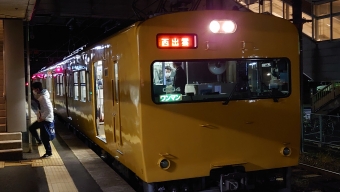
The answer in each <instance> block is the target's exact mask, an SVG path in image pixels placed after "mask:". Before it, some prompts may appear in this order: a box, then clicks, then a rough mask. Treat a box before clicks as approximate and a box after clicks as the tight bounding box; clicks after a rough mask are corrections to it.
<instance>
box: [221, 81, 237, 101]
mask: <svg viewBox="0 0 340 192" xmlns="http://www.w3.org/2000/svg"><path fill="white" fill-rule="evenodd" d="M236 86H237V83H235V85H234V87H233V90H231V92H230V94H229V97H227V99H226V100H225V101H224V102H223V103H222V105H228V103H229V101H230V99H231V97H232V96H233V94H234V92H235V89H236Z"/></svg>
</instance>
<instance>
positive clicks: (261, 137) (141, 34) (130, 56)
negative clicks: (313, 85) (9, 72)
mask: <svg viewBox="0 0 340 192" xmlns="http://www.w3.org/2000/svg"><path fill="white" fill-rule="evenodd" d="M299 71H300V70H299V46H298V33H297V30H296V28H295V27H294V25H292V24H291V23H290V22H289V21H287V20H284V19H280V18H277V17H273V16H270V15H264V14H255V13H248V12H238V11H221V10H208V11H188V12H178V13H172V14H165V15H160V16H157V17H153V18H150V19H148V20H146V21H142V22H137V23H135V24H133V25H131V26H130V27H128V28H126V29H124V30H122V31H120V32H118V33H116V34H114V35H112V36H110V37H108V38H106V39H104V40H102V41H100V42H98V43H96V44H94V45H91V46H84V47H82V48H80V49H78V50H77V51H75V52H74V53H73V54H71V55H70V56H68V57H67V58H65V59H64V60H63V61H61V62H59V63H56V64H54V65H53V66H50V67H47V68H44V69H42V70H41V71H39V72H37V73H36V74H34V75H33V77H32V78H33V79H34V80H35V81H37V80H39V81H42V82H43V83H44V85H45V86H46V87H47V88H48V90H49V91H50V92H51V95H52V96H53V97H52V98H51V99H52V100H53V105H54V107H55V113H56V114H58V115H59V116H61V117H62V118H63V119H65V120H67V121H69V122H70V123H71V125H72V126H73V127H75V128H77V129H78V130H79V131H80V132H81V133H82V134H84V135H85V136H86V137H87V138H89V139H90V140H91V141H93V142H94V143H95V144H96V145H98V147H100V148H101V149H102V150H103V151H105V152H106V153H107V156H110V157H112V158H113V160H114V162H115V163H114V165H117V167H119V170H120V171H122V172H123V173H128V172H129V173H133V174H134V175H135V176H136V177H137V178H138V179H140V181H141V183H142V184H143V189H144V191H145V192H153V191H203V190H210V191H214V190H216V191H235V190H242V189H246V190H250V189H257V188H259V189H260V191H261V190H262V191H268V190H269V189H270V190H274V187H275V189H276V187H277V188H279V189H281V190H283V191H289V189H290V186H289V183H290V182H289V181H290V178H289V175H290V167H291V166H295V165H297V164H298V158H299V151H300V126H299V125H300V80H299V79H300V74H299ZM121 165H123V166H121ZM125 175H128V174H125ZM130 175H131V174H130Z"/></svg>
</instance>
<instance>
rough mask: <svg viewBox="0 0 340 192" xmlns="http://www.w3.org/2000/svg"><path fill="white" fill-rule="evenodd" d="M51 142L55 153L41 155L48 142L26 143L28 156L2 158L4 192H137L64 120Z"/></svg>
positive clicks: (0, 170)
mask: <svg viewBox="0 0 340 192" xmlns="http://www.w3.org/2000/svg"><path fill="white" fill-rule="evenodd" d="M55 127H56V132H57V137H56V138H55V139H54V140H53V141H52V142H51V146H52V153H53V155H52V156H51V157H48V158H44V159H42V158H40V156H42V155H43V154H44V153H45V149H44V146H43V145H41V146H37V145H34V144H33V146H32V150H31V152H28V151H29V145H28V143H24V146H23V147H24V151H25V152H24V154H23V157H24V160H22V161H18V162H3V161H0V191H1V192H45V191H46V192H48V191H51V192H76V191H80V192H97V191H98V192H99V191H105V192H130V191H131V192H133V191H134V190H133V189H132V188H131V187H130V186H129V185H128V184H127V183H126V182H125V181H124V180H123V179H122V178H121V177H120V176H119V175H118V174H117V173H116V172H115V171H114V170H113V169H112V168H111V167H109V166H108V165H107V164H106V163H105V162H104V161H103V160H102V159H101V158H100V157H98V155H97V154H95V153H94V152H93V151H92V150H91V149H89V148H88V147H87V146H86V145H85V144H84V143H83V142H82V141H80V140H79V139H78V138H77V137H76V136H75V135H73V133H72V132H71V131H69V129H67V128H65V127H64V126H63V124H62V123H61V122H58V121H56V123H55Z"/></svg>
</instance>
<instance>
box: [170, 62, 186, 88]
mask: <svg viewBox="0 0 340 192" xmlns="http://www.w3.org/2000/svg"><path fill="white" fill-rule="evenodd" d="M173 67H174V68H176V74H175V77H174V86H175V90H176V92H179V93H181V94H182V95H184V94H185V91H184V88H185V84H186V83H187V76H186V74H185V71H184V69H183V68H182V63H181V62H174V63H173Z"/></svg>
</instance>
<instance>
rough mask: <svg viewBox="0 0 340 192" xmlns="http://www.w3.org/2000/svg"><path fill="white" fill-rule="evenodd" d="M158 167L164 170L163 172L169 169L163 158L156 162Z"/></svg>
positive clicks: (167, 162)
mask: <svg viewBox="0 0 340 192" xmlns="http://www.w3.org/2000/svg"><path fill="white" fill-rule="evenodd" d="M158 165H159V167H160V168H161V169H164V170H167V169H169V167H170V161H169V160H168V159H165V158H161V159H160V160H159V161H158Z"/></svg>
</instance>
